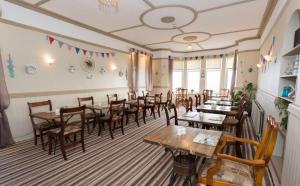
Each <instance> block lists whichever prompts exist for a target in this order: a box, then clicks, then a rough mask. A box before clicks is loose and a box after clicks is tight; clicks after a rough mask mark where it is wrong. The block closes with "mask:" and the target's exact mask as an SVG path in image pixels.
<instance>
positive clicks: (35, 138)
mask: <svg viewBox="0 0 300 186" xmlns="http://www.w3.org/2000/svg"><path fill="white" fill-rule="evenodd" d="M34 145H35V146H36V145H37V134H36V130H34Z"/></svg>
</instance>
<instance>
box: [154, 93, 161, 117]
mask: <svg viewBox="0 0 300 186" xmlns="http://www.w3.org/2000/svg"><path fill="white" fill-rule="evenodd" d="M161 100H162V93H160V94H155V95H154V104H155V107H156V108H157V113H158V117H160V107H161Z"/></svg>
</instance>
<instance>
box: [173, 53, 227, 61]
mask: <svg viewBox="0 0 300 186" xmlns="http://www.w3.org/2000/svg"><path fill="white" fill-rule="evenodd" d="M228 55H229V54H219V55H207V56H192V57H175V56H169V59H173V60H198V59H204V58H217V57H220V58H223V57H224V56H225V57H227V56H228Z"/></svg>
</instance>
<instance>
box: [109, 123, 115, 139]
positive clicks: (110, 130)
mask: <svg viewBox="0 0 300 186" xmlns="http://www.w3.org/2000/svg"><path fill="white" fill-rule="evenodd" d="M111 125H112V122H108V128H109V133H110V137H111V139H114V135H113V132H112V128H111Z"/></svg>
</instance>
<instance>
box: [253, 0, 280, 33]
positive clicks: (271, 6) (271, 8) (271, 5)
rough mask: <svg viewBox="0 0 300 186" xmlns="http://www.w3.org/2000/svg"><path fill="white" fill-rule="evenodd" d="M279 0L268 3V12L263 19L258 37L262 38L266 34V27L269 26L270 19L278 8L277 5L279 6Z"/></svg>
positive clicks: (271, 0)
mask: <svg viewBox="0 0 300 186" xmlns="http://www.w3.org/2000/svg"><path fill="white" fill-rule="evenodd" d="M277 2H278V0H269V1H268V4H267V8H266V11H265V13H264V15H263V18H262V20H261V23H260V26H259V27H260V30H259V32H258V33H257V36H259V37H260V36H261V35H262V33H263V32H264V30H265V28H266V25H267V24H268V22H269V20H270V17H271V15H272V13H273V11H274V9H275V7H276V4H277Z"/></svg>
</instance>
